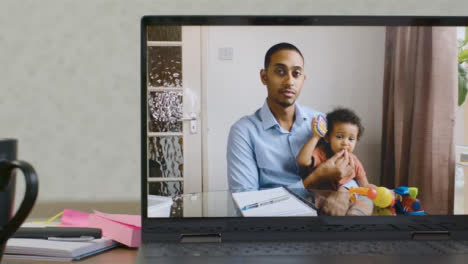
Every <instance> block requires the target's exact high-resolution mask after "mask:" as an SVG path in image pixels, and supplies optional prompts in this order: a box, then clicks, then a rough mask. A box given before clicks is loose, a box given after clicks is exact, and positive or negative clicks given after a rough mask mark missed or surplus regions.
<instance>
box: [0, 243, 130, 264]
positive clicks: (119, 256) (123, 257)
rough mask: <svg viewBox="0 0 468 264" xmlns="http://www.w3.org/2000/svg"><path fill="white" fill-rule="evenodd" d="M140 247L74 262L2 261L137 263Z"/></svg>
mask: <svg viewBox="0 0 468 264" xmlns="http://www.w3.org/2000/svg"><path fill="white" fill-rule="evenodd" d="M137 251H138V249H135V248H127V247H123V246H121V247H117V248H114V249H111V250H109V251H106V252H103V253H100V254H97V255H94V256H90V257H88V258H85V259H82V260H80V261H72V262H60V261H49V262H44V261H33V260H12V259H8V258H3V259H2V263H3V264H5V263H41V264H42V263H47V264H60V263H67V264H70V263H79V264H101V263H102V264H107V263H119V264H120V263H123V264H126V263H135V261H136V257H137Z"/></svg>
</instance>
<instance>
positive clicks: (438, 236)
mask: <svg viewBox="0 0 468 264" xmlns="http://www.w3.org/2000/svg"><path fill="white" fill-rule="evenodd" d="M411 238H412V239H413V240H447V239H450V232H448V231H421V232H413V233H411Z"/></svg>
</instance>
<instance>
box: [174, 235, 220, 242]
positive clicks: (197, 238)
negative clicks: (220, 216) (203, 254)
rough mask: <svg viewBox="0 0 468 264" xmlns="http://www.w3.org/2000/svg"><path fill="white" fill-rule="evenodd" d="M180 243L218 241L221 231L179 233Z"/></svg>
mask: <svg viewBox="0 0 468 264" xmlns="http://www.w3.org/2000/svg"><path fill="white" fill-rule="evenodd" d="M180 242H181V243H220V242H221V233H203V234H181V235H180Z"/></svg>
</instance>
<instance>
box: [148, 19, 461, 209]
mask: <svg viewBox="0 0 468 264" xmlns="http://www.w3.org/2000/svg"><path fill="white" fill-rule="evenodd" d="M213 21H214V22H211V20H209V19H208V20H197V19H194V20H190V19H188V20H187V19H186V18H185V19H183V18H180V19H177V18H172V19H162V18H160V19H158V18H151V17H149V18H144V19H143V22H142V46H141V47H142V51H141V52H142V61H141V66H142V72H141V74H142V83H141V85H142V103H141V104H142V108H141V111H142V134H141V135H142V194H143V206H144V208H145V209H144V210H143V212H144V214H145V217H148V218H161V217H173V218H193V217H196V218H199V217H262V216H265V217H266V216H269V217H276V216H278V217H287V216H304V217H311V216H316V215H334V216H335V215H336V216H341V215H361V216H370V215H388V216H397V215H453V214H467V213H468V191H466V189H467V188H466V184H468V183H466V182H467V180H468V147H467V144H468V136H467V135H468V107H467V105H468V104H467V103H466V102H465V96H466V93H467V83H468V82H467V73H466V71H467V67H468V64H466V63H465V62H467V61H468V46H467V45H466V44H467V43H468V30H467V27H466V24H467V21H468V20H466V19H465V20H463V19H453V20H451V22H450V23H447V25H440V23H441V22H440V21H439V22H438V20H437V19H435V20H431V19H426V20H425V19H420V20H405V19H400V20H398V19H391V18H387V19H383V18H382V19H381V20H379V19H376V18H373V19H372V18H367V19H366V18H361V20H359V19H356V20H352V19H350V21H351V22H350V23H347V22H343V21H342V22H340V21H336V20H333V19H331V20H327V19H324V20H321V19H320V18H318V19H316V20H314V19H312V18H308V19H305V20H288V19H283V20H277V19H274V18H270V20H268V19H266V20H265V21H266V22H264V21H263V20H258V21H257V20H249V19H247V18H237V20H236V18H232V19H231V20H222V19H220V20H219V19H218V20H213ZM223 21H228V22H225V23H224V22H223ZM330 21H332V22H331V23H330ZM402 21H403V22H402Z"/></svg>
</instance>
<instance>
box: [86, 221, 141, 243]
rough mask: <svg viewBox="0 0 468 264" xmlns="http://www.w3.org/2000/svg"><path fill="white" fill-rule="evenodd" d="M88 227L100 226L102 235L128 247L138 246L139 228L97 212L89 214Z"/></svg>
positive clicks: (139, 239)
mask: <svg viewBox="0 0 468 264" xmlns="http://www.w3.org/2000/svg"><path fill="white" fill-rule="evenodd" d="M89 227H95V228H101V230H102V236H104V237H107V238H110V239H112V240H115V241H117V242H120V243H122V244H124V245H126V246H128V247H139V246H140V243H141V228H138V227H135V226H132V225H127V224H123V223H119V222H116V221H113V220H110V219H107V218H104V217H102V216H99V215H97V214H91V215H90V216H89Z"/></svg>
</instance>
